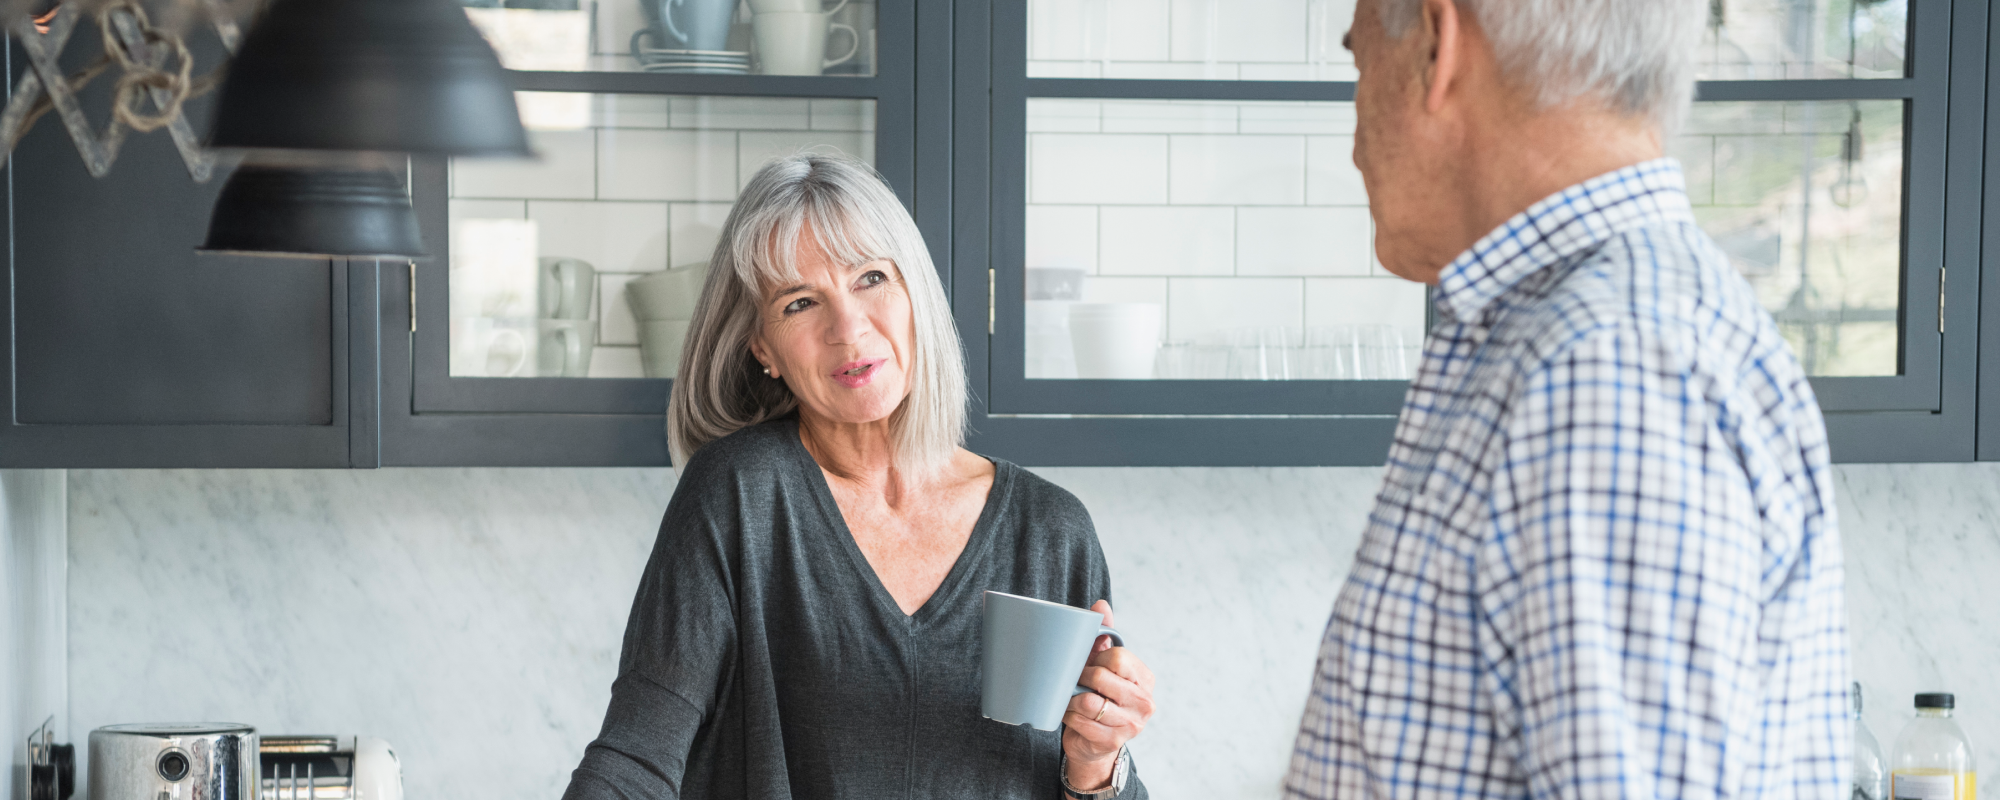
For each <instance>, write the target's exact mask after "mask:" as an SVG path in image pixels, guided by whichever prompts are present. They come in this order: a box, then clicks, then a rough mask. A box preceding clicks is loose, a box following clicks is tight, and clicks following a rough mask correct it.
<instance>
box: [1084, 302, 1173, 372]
mask: <svg viewBox="0 0 2000 800" xmlns="http://www.w3.org/2000/svg"><path fill="white" fill-rule="evenodd" d="M1160 317H1161V309H1160V305H1159V304H1158V303H1075V304H1072V305H1071V306H1070V307H1069V335H1070V345H1071V346H1072V347H1073V348H1074V349H1075V354H1076V376H1077V377H1078V378H1085V379H1088V378H1110V379H1116V380H1148V379H1151V378H1152V377H1153V361H1154V358H1155V356H1157V355H1158V353H1159V349H1160Z"/></svg>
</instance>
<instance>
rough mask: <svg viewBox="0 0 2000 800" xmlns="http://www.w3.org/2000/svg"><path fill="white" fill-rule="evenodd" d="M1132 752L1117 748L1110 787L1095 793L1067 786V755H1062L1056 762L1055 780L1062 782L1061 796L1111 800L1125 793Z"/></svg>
mask: <svg viewBox="0 0 2000 800" xmlns="http://www.w3.org/2000/svg"><path fill="white" fill-rule="evenodd" d="M1131 763H1132V751H1131V750H1128V749H1126V748H1123V747H1120V748H1118V758H1117V760H1116V761H1113V762H1112V765H1111V785H1110V786H1106V787H1104V788H1102V789H1098V790H1096V791H1091V792H1086V791H1083V790H1081V789H1078V788H1076V787H1074V786H1071V785H1069V754H1068V753H1063V754H1062V757H1061V758H1060V759H1058V760H1057V761H1056V779H1057V780H1059V781H1061V782H1062V790H1063V796H1065V797H1070V798H1074V799H1075V800H1111V798H1114V797H1117V796H1118V795H1120V794H1123V793H1124V792H1125V782H1126V776H1127V774H1128V773H1129V771H1130V769H1131Z"/></svg>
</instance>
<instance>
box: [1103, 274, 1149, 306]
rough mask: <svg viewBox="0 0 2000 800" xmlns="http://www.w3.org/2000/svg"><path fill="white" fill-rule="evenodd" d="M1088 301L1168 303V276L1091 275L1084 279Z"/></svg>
mask: <svg viewBox="0 0 2000 800" xmlns="http://www.w3.org/2000/svg"><path fill="white" fill-rule="evenodd" d="M1083 302H1086V303H1157V304H1159V305H1162V306H1164V305H1166V304H1167V279H1166V278H1107V277H1104V276H1102V275H1091V276H1089V277H1086V278H1084V279H1083Z"/></svg>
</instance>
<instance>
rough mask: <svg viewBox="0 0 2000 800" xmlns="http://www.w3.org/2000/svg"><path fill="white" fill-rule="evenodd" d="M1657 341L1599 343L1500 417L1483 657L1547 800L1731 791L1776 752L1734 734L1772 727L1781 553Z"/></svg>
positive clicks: (1508, 724) (1722, 440) (1564, 356)
mask: <svg viewBox="0 0 2000 800" xmlns="http://www.w3.org/2000/svg"><path fill="white" fill-rule="evenodd" d="M1661 338H1662V337H1659V336H1656V335H1651V334H1649V333H1645V332H1639V331H1633V330H1631V329H1629V328H1626V329H1613V330H1602V331H1595V332H1591V333H1588V334H1585V335H1584V336H1582V337H1581V338H1580V339H1579V340H1577V341H1575V342H1574V343H1573V344H1571V345H1570V346H1569V347H1567V348H1565V349H1564V350H1563V351H1562V352H1560V353H1557V354H1555V355H1553V356H1551V357H1549V358H1548V359H1546V360H1545V361H1543V362H1541V363H1540V364H1539V365H1536V366H1533V367H1532V368H1530V369H1528V370H1527V371H1526V373H1525V374H1524V376H1523V383H1522V384H1521V385H1520V386H1519V387H1518V394H1517V398H1518V402H1517V403H1516V404H1514V405H1513V406H1512V407H1511V408H1508V409H1506V410H1505V412H1504V414H1503V419H1501V420H1499V425H1500V436H1501V441H1500V442H1499V443H1498V446H1499V447H1502V448H1504V455H1503V456H1502V458H1501V467H1500V468H1499V469H1498V470H1497V471H1496V473H1495V475H1494V478H1493V481H1494V482H1493V487H1492V492H1491V494H1490V495H1489V497H1490V500H1489V503H1490V513H1491V518H1492V528H1491V531H1490V537H1489V538H1488V539H1487V540H1486V541H1484V542H1482V543H1481V544H1480V545H1479V554H1478V561H1479V563H1478V566H1477V569H1478V575H1477V577H1476V580H1475V586H1476V587H1477V589H1476V591H1477V603H1478V610H1479V612H1480V613H1481V614H1482V615H1483V616H1484V617H1485V622H1486V624H1487V626H1488V628H1489V630H1490V632H1491V634H1492V635H1491V636H1490V637H1483V638H1484V639H1485V641H1483V642H1482V643H1481V651H1482V657H1483V658H1484V659H1485V660H1486V661H1487V663H1488V664H1490V665H1491V666H1492V672H1493V674H1494V675H1495V677H1496V685H1495V686H1494V688H1493V689H1492V691H1493V692H1494V694H1495V707H1496V709H1497V712H1498V714H1499V715H1500V719H1501V723H1500V730H1501V732H1502V734H1503V736H1504V737H1506V738H1508V739H1511V741H1509V742H1507V745H1508V746H1509V747H1510V748H1512V749H1513V751H1514V757H1515V758H1516V760H1517V762H1518V764H1519V766H1520V769H1521V771H1522V773H1523V774H1524V775H1525V777H1526V778H1527V780H1528V789H1529V792H1530V794H1531V796H1533V797H1536V798H1610V797H1682V798H1699V797H1718V796H1732V795H1734V794H1736V793H1737V788H1740V787H1741V784H1742V781H1743V779H1744V775H1743V774H1742V773H1743V769H1742V765H1743V764H1744V763H1745V760H1746V757H1748V758H1750V759H1755V758H1757V757H1758V756H1757V755H1756V754H1755V753H1751V752H1744V751H1753V750H1756V749H1758V746H1759V745H1760V744H1762V743H1760V742H1757V741H1756V740H1755V739H1754V738H1753V739H1750V740H1733V739H1734V738H1735V737H1738V736H1740V735H1743V732H1744V731H1745V730H1746V729H1755V728H1757V727H1759V722H1760V713H1761V711H1760V703H1761V701H1762V700H1763V698H1762V697H1761V688H1760V686H1761V685H1762V684H1763V682H1764V679H1765V678H1766V677H1767V673H1768V667H1767V666H1765V665H1760V633H1768V632H1769V631H1760V625H1762V623H1763V620H1761V619H1760V617H1761V616H1762V614H1763V609H1762V608H1761V607H1760V606H1761V603H1762V598H1766V597H1769V596H1771V595H1772V594H1773V593H1774V590H1775V589H1776V588H1777V583H1781V582H1782V581H1783V580H1784V576H1783V575H1778V576H1776V577H1775V578H1774V577H1773V576H1772V575H1771V571H1770V567H1771V561H1770V559H1769V558H1767V555H1768V552H1767V549H1766V548H1767V545H1772V544H1778V543H1770V542H1766V541H1764V528H1763V526H1762V525H1761V524H1760V514H1759V510H1758V509H1759V503H1758V501H1757V499H1756V498H1755V497H1754V494H1755V492H1754V489H1753V487H1752V486H1751V483H1752V482H1751V481H1750V480H1749V479H1748V478H1747V477H1746V473H1745V471H1744V469H1743V467H1742V465H1741V464H1740V463H1739V460H1738V457H1737V455H1736V450H1735V448H1734V447H1733V446H1732V443H1731V438H1730V436H1728V435H1726V434H1725V430H1726V428H1727V422H1726V420H1723V419H1718V417H1721V416H1723V414H1722V413H1720V412H1718V411H1717V406H1715V405H1714V404H1711V403H1709V402H1707V400H1706V398H1705V397H1704V394H1703V393H1704V387H1703V386H1701V385H1700V384H1699V382H1698V379H1697V378H1695V377H1693V375H1692V373H1691V372H1690V371H1689V370H1687V369H1684V368H1683V365H1681V364H1679V363H1677V362H1678V360H1679V359H1678V357H1677V356H1676V355H1675V354H1674V353H1673V352H1672V349H1671V348H1670V347H1668V346H1667V345H1666V344H1664V343H1663V342H1662V341H1661ZM1751 735H1752V736H1755V735H1756V734H1751ZM1746 745H1747V746H1746ZM1753 793H1754V792H1753Z"/></svg>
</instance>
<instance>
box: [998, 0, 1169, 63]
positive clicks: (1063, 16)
mask: <svg viewBox="0 0 2000 800" xmlns="http://www.w3.org/2000/svg"><path fill="white" fill-rule="evenodd" d="M1167 23H1168V14H1167V3H1166V0H1092V1H1091V2H1077V0H1030V2H1029V3H1028V30H1029V34H1028V42H1029V45H1028V58H1031V59H1052V60H1061V61H1105V60H1110V61H1165V60H1167V59H1168V58H1169V56H1168V55H1167V52H1168V43H1167Z"/></svg>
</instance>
